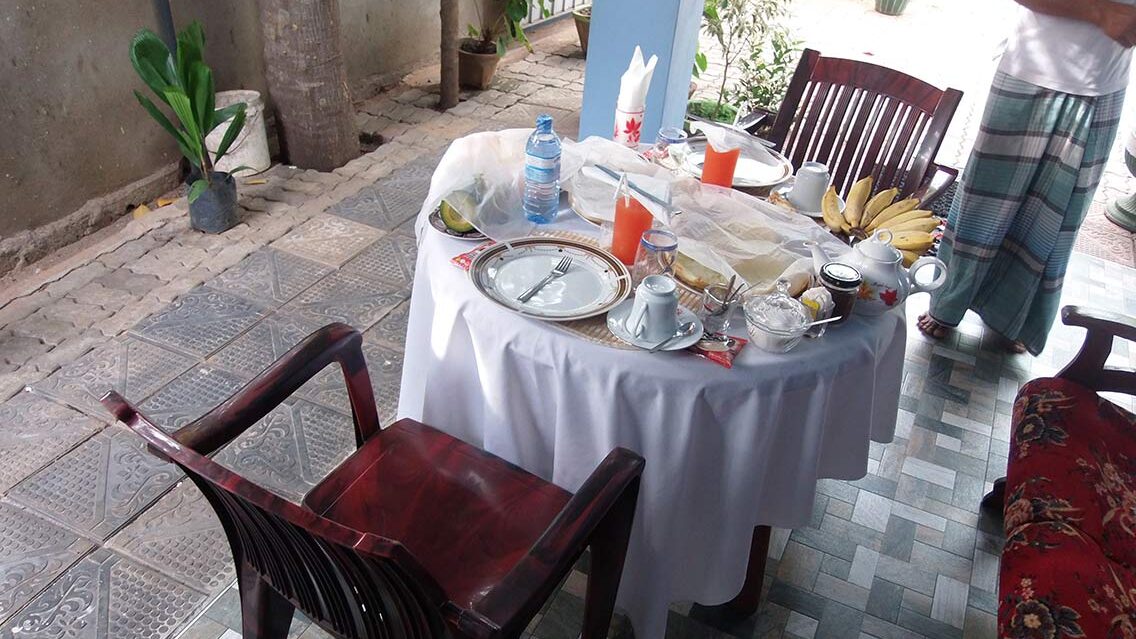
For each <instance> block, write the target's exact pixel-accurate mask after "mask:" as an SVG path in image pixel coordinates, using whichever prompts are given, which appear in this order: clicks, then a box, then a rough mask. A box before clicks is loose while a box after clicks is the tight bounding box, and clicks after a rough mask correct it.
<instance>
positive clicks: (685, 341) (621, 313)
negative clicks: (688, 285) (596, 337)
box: [607, 297, 702, 351]
mask: <svg viewBox="0 0 1136 639" xmlns="http://www.w3.org/2000/svg"><path fill="white" fill-rule="evenodd" d="M634 303H635V298H634V297H632V298H629V299H626V300H624V301H623V302H621V303H620V304H619V306H616V307H615V308H613V309H611V311H610V312H609V313H608V314H607V330H609V331H611V334H612V335H615V337H616V339H618V340H619V341H621V342H623V343H625V344H630V345H632V346H634V347H636V348H642V349H643V350H648V351H649V350H651V349H652V348H654V347H655V345H657V344H658V343H659V342H658V341H648V340H645V339H640V338H638V337H635V336H633V335H632V334H631V333H629V332H627V329H626V328H624V327H623V322H624V320H626V319H627V316H628V314H630V313H631V306H632V305H633V304H634ZM687 322H694V329H693V330H692V331H691V333H690V335H687V336H686V337H684V338H682V339H678V340H675V341H673V342H671V343H670V344H667V346H666V347H665V348H663V350H664V351H680V350H683V349H685V348H690V347H691V346H694V345H695V344H697V343H698V340H700V339H702V321H701V320H699V319H698V316H697V315H695V314H694V312H693V311H690V310H688V309H687V308H685V307H683V306H679V307H678V323H679V325H680V326H681V325H683V324H685V323H687Z"/></svg>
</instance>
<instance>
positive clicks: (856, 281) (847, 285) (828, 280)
mask: <svg viewBox="0 0 1136 639" xmlns="http://www.w3.org/2000/svg"><path fill="white" fill-rule="evenodd" d="M820 280H821V282H822V283H824V284H826V285H828V286H831V287H833V288H837V289H854V288H859V286H860V282H861V281H862V278H861V277H860V271H857V270H856V268H855V267H853V266H849V265H847V264H842V263H840V262H829V263H828V264H825V265H824V266H822V267H820Z"/></svg>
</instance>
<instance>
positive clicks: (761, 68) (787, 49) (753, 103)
mask: <svg viewBox="0 0 1136 639" xmlns="http://www.w3.org/2000/svg"><path fill="white" fill-rule="evenodd" d="M800 53H801V42H800V41H799V40H797V39H795V38H793V37H792V36H791V35H790V34H789V30H788V29H787V28H786V27H785V26H783V25H781V24H775V25H772V27H771V28H770V30H769V33H768V35H767V38H766V40H765V42H764V46H762V47H759V48H754V49H753V50H752V51H750V53H749V55H748V56H746V57H744V58H742V60H741V62H740V63H739V65H738V69H739V71H740V73H739V76H738V82H737V84H736V85H734V87H732V88H731V89H730V90H729V92H728V96H729V99H730V100H731V101H733V102H734V103H736V104H741V105H745V106H748V107H750V108H751V109H754V108H761V109H767V110H769V111H776V110H777V108H778V107H779V106H780V105H781V100H783V99H784V98H785V92H786V91H787V90H788V89H789V81H790V80H792V79H793V71H794V70H795V69H796V68H797V59H798V57H799V56H800Z"/></svg>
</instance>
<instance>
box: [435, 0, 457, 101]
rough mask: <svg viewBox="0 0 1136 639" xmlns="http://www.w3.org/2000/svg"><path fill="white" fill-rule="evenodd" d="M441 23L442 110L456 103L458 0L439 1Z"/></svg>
mask: <svg viewBox="0 0 1136 639" xmlns="http://www.w3.org/2000/svg"><path fill="white" fill-rule="evenodd" d="M439 15H440V17H441V21H442V78H441V89H442V98H441V100H440V101H439V103H438V106H440V107H441V108H443V109H449V108H452V107H454V106H457V103H458V0H441V10H440V11H439Z"/></svg>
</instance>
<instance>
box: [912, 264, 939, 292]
mask: <svg viewBox="0 0 1136 639" xmlns="http://www.w3.org/2000/svg"><path fill="white" fill-rule="evenodd" d="M925 266H934V267H936V268H937V269H938V271H937V272H936V274H935V279H934V280H932V281H931V283H929V284H920V283H919V280H917V279H915V274H916V273H917V272H919V269H921V268H923V267H925ZM907 273H908V274H909V276H910V277H911V288H912V292H915V293H930V292H931V291H933V290H935V289H937V288H939V287H940V286H942V285H943V284H944V283H945V282H946V281H947V265H946V264H944V263H943V260H940V259H939V258H937V257H931V256H927V257H921V258H919V259H917V260H915V263H914V264H912V265H911V268H909V269H907Z"/></svg>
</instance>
